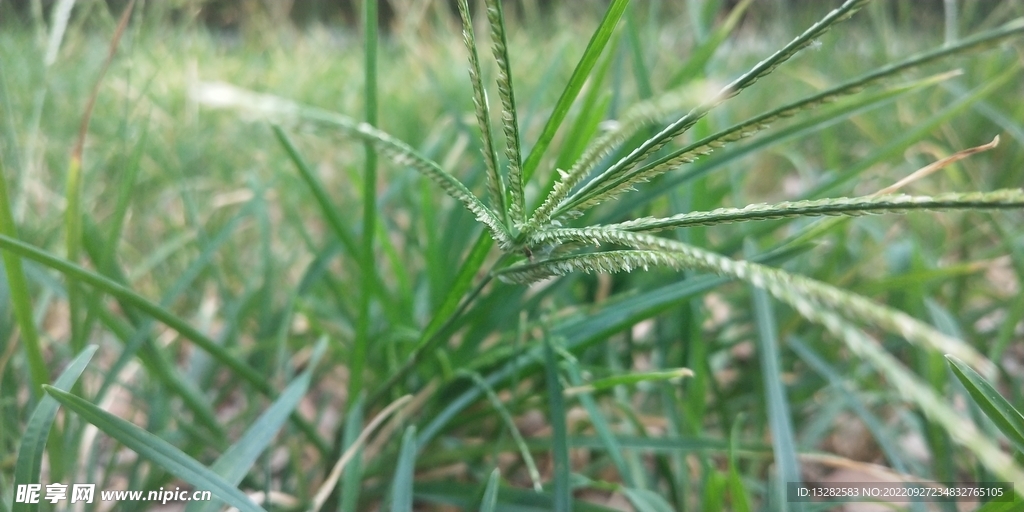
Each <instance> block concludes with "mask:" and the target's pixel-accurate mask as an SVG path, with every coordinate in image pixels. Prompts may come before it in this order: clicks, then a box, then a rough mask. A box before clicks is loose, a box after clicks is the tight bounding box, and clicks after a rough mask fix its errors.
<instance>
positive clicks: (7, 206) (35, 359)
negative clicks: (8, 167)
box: [0, 160, 49, 399]
mask: <svg viewBox="0 0 1024 512" xmlns="http://www.w3.org/2000/svg"><path fill="white" fill-rule="evenodd" d="M0 235H3V236H8V237H11V238H12V239H16V238H18V231H17V228H16V226H15V225H14V216H13V215H12V214H11V199H10V197H9V196H8V195H7V179H6V178H5V177H4V165H3V161H2V160H0ZM3 258H4V270H6V271H7V283H8V286H10V289H11V302H12V303H13V306H14V316H15V318H16V319H17V322H18V329H19V330H20V331H21V340H22V343H23V344H24V345H25V356H26V357H27V358H28V371H29V375H30V377H31V379H32V396H33V397H35V398H37V399H38V398H39V397H41V396H43V395H42V393H43V384H46V383H48V382H49V379H48V378H47V371H46V362H45V361H44V360H43V349H42V346H41V345H40V343H39V332H38V331H37V330H36V324H35V320H34V319H33V318H32V300H31V299H30V298H29V293H28V282H27V281H26V280H25V272H24V270H23V269H22V268H21V258H19V257H18V256H17V255H15V254H12V253H9V252H6V251H3Z"/></svg>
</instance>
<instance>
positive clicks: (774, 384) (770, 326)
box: [745, 242, 803, 510]
mask: <svg viewBox="0 0 1024 512" xmlns="http://www.w3.org/2000/svg"><path fill="white" fill-rule="evenodd" d="M746 245H747V246H746V248H745V252H746V253H747V255H748V256H750V255H752V254H754V253H755V252H756V248H755V247H754V245H753V243H752V242H748V243H747V244H746ZM750 293H751V300H752V301H753V303H754V304H753V306H754V307H753V309H754V321H755V324H756V325H757V341H758V342H759V343H758V344H757V353H758V359H759V362H760V366H761V378H762V380H763V382H764V389H765V395H766V396H765V403H766V408H767V410H768V423H769V425H770V428H771V437H772V453H773V454H774V455H775V475H774V476H775V478H774V480H775V481H774V485H773V486H772V489H771V491H769V494H770V495H771V496H772V498H771V499H770V501H771V502H773V503H775V504H783V503H786V505H783V506H782V507H781V509H782V510H799V508H800V507H799V504H792V503H787V502H786V501H787V500H786V484H787V483H788V482H802V481H803V479H802V478H801V476H800V463H799V462H798V461H797V457H796V451H797V449H796V436H795V435H794V433H793V420H792V416H791V413H790V409H791V408H790V405H789V397H788V396H787V395H786V389H785V387H783V384H782V381H783V378H782V367H781V361H782V354H781V353H780V351H779V328H778V321H777V320H776V318H775V309H774V307H773V306H772V303H771V299H770V298H769V297H768V293H767V292H766V291H765V290H764V289H762V288H758V287H755V286H751V290H750Z"/></svg>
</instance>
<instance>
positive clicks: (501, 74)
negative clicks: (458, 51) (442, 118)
mask: <svg viewBox="0 0 1024 512" xmlns="http://www.w3.org/2000/svg"><path fill="white" fill-rule="evenodd" d="M484 2H485V4H486V5H487V22H488V23H489V24H490V26H491V50H492V52H493V53H494V60H495V61H497V63H498V96H499V97H501V127H502V130H503V131H504V132H505V156H506V157H507V158H508V191H509V196H510V200H511V202H510V203H509V205H508V213H509V217H511V219H512V222H513V223H516V224H522V223H523V222H525V219H524V215H525V211H526V206H525V204H524V202H525V197H526V196H525V191H524V188H523V181H524V180H523V157H522V147H523V145H522V143H521V142H520V140H519V137H520V134H519V112H518V111H517V110H516V93H515V88H514V87H513V85H512V63H511V61H510V60H509V57H508V41H507V38H506V36H505V14H504V12H503V11H502V8H501V0H484Z"/></svg>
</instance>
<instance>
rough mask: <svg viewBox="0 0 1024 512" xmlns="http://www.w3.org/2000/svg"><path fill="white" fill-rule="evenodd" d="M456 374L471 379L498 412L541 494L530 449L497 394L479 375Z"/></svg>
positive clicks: (541, 489)
mask: <svg viewBox="0 0 1024 512" xmlns="http://www.w3.org/2000/svg"><path fill="white" fill-rule="evenodd" d="M456 373H457V374H459V375H463V376H466V377H468V378H469V379H471V380H472V381H473V383H474V384H476V385H477V387H479V388H480V389H481V390H483V392H484V393H485V394H486V395H487V399H488V400H489V401H490V402H491V406H492V407H494V410H495V411H498V415H499V416H501V420H502V421H504V422H505V428H507V429H508V431H509V432H510V433H511V434H512V439H513V440H514V441H515V443H516V447H518V448H519V456H520V457H522V458H523V463H525V464H526V469H527V471H528V472H529V474H530V480H532V481H533V489H534V490H535V491H537V492H542V491H543V490H544V487H543V486H542V485H541V481H540V471H539V470H538V469H537V463H536V462H534V460H533V455H531V454H530V449H529V448H528V447H527V446H526V440H525V439H523V434H522V433H521V432H519V427H516V422H515V420H514V419H512V415H511V414H510V413H509V412H508V409H507V408H506V407H505V404H504V403H503V402H502V401H501V398H499V397H498V394H497V393H495V392H494V389H493V388H492V387H491V386H490V385H488V384H487V382H486V381H485V380H484V378H483V377H482V376H481V375H480V374H479V373H476V372H470V371H466V370H459V371H458V372H456Z"/></svg>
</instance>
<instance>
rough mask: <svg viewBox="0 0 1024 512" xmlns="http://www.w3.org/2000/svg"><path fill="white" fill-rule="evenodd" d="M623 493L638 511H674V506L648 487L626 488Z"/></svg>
mask: <svg viewBox="0 0 1024 512" xmlns="http://www.w3.org/2000/svg"><path fill="white" fill-rule="evenodd" d="M622 493H623V494H625V495H626V498H627V499H628V500H629V502H630V503H631V504H632V505H633V506H634V507H636V510H637V512H672V510H673V508H672V505H670V504H669V503H668V502H667V501H665V498H663V497H662V496H661V495H660V494H658V493H656V492H654V491H650V490H647V489H632V488H628V487H627V488H624V489H622Z"/></svg>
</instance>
